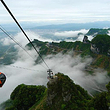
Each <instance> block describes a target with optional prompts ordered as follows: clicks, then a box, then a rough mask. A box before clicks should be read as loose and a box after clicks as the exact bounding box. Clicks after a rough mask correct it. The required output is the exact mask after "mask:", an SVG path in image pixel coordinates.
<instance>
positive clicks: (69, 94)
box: [1, 34, 110, 110]
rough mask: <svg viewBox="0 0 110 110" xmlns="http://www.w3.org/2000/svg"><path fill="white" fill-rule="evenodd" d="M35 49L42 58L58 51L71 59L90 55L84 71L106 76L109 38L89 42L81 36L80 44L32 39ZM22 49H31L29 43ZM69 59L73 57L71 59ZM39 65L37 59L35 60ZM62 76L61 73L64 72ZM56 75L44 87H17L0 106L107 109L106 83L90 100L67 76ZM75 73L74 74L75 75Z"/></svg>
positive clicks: (12, 108) (109, 100)
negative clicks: (100, 72) (89, 60)
mask: <svg viewBox="0 0 110 110" xmlns="http://www.w3.org/2000/svg"><path fill="white" fill-rule="evenodd" d="M32 43H33V44H34V46H35V47H37V48H39V54H40V55H41V56H42V57H43V58H45V56H47V55H50V54H53V55H56V54H58V53H59V52H61V53H62V54H68V53H69V52H70V51H72V52H74V56H77V55H80V56H81V57H82V58H83V59H85V57H87V56H90V57H92V58H93V59H94V60H93V61H92V62H91V64H90V65H88V66H86V68H85V72H86V73H87V74H91V75H94V69H96V68H102V69H105V70H107V72H108V76H110V36H109V35H106V34H102V35H100V34H98V35H96V36H95V37H94V38H93V39H92V41H89V40H88V37H87V36H84V39H83V41H82V42H81V41H76V42H66V41H61V42H59V43H56V42H52V43H49V42H42V41H39V40H37V39H34V41H33V42H32ZM26 47H28V49H31V48H32V46H31V44H30V43H29V44H27V45H26ZM74 56H73V58H74ZM36 63H40V58H39V57H38V58H37V59H36ZM64 74H65V73H64ZM64 74H62V73H57V74H56V75H55V76H54V78H53V79H49V81H48V83H47V87H45V86H32V85H25V84H21V85H19V86H17V87H16V88H15V90H14V91H13V92H12V93H11V96H10V99H9V100H8V101H7V102H5V103H3V104H2V105H1V106H2V107H3V108H6V110H28V109H29V110H56V109H57V110H108V109H109V106H110V98H109V97H110V93H109V92H110V83H109V84H107V86H106V87H107V91H105V92H101V93H98V94H95V95H94V96H93V97H92V96H90V94H89V93H88V92H87V91H85V90H84V89H83V88H82V87H80V86H79V85H76V84H75V83H74V81H72V80H71V79H70V78H69V77H68V76H65V75H64ZM76 74H77V73H76Z"/></svg>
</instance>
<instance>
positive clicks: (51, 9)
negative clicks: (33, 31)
mask: <svg viewBox="0 0 110 110" xmlns="http://www.w3.org/2000/svg"><path fill="white" fill-rule="evenodd" d="M4 2H5V3H6V4H7V6H8V7H9V8H10V9H11V11H12V12H13V14H14V15H15V16H16V18H17V19H18V21H20V22H24V21H25V22H37V23H41V22H48V23H50V24H51V23H71V22H72V23H85V22H94V21H110V0H17V1H16V0H4ZM7 22H13V20H12V19H11V17H10V16H9V14H8V13H7V12H6V10H5V8H4V7H3V5H2V3H0V23H7Z"/></svg>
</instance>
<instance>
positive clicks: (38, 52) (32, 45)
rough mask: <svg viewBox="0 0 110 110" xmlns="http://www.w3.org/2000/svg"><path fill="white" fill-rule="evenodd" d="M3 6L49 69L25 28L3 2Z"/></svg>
mask: <svg viewBox="0 0 110 110" xmlns="http://www.w3.org/2000/svg"><path fill="white" fill-rule="evenodd" d="M1 2H2V4H3V5H4V7H5V8H6V10H7V11H8V12H9V14H10V15H11V17H12V18H13V20H14V21H15V22H16V24H17V25H18V27H19V28H20V29H21V31H22V32H23V34H24V35H25V37H26V38H27V39H28V41H29V42H30V44H31V45H32V47H33V48H34V50H35V51H36V52H37V53H38V55H39V56H40V58H41V59H42V61H43V62H44V63H45V65H46V66H47V68H48V69H49V66H48V65H47V63H46V62H45V61H44V59H43V58H42V56H41V55H40V53H39V52H38V51H37V49H36V48H35V46H34V45H33V43H32V42H31V40H30V39H29V37H28V36H27V34H26V33H25V31H24V30H23V28H22V27H21V26H20V24H19V22H18V21H17V19H16V18H15V17H14V15H13V14H12V12H11V11H10V9H9V8H8V6H7V5H6V4H5V2H4V1H3V0H1Z"/></svg>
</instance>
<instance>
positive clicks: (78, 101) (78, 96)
mask: <svg viewBox="0 0 110 110" xmlns="http://www.w3.org/2000/svg"><path fill="white" fill-rule="evenodd" d="M56 76H57V77H56V78H55V79H50V80H49V82H48V83H47V88H46V87H44V86H32V85H24V84H21V85H19V86H17V87H16V88H15V90H14V91H13V92H12V93H11V96H10V101H11V102H12V105H11V106H10V107H8V108H6V110H108V108H109V106H110V83H109V84H108V85H107V89H108V92H102V93H100V94H98V95H96V96H95V97H94V98H93V97H91V96H90V95H89V94H88V93H87V91H85V90H84V89H83V88H82V87H80V86H79V85H76V84H75V83H74V82H73V81H72V80H71V79H70V78H69V77H68V76H66V75H64V74H62V73H58V74H56Z"/></svg>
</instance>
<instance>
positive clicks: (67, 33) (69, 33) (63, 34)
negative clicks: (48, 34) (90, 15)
mask: <svg viewBox="0 0 110 110" xmlns="http://www.w3.org/2000/svg"><path fill="white" fill-rule="evenodd" d="M87 32H88V30H86V29H81V30H78V31H63V32H55V33H54V35H55V36H61V37H77V36H78V33H82V34H86V33H87Z"/></svg>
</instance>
